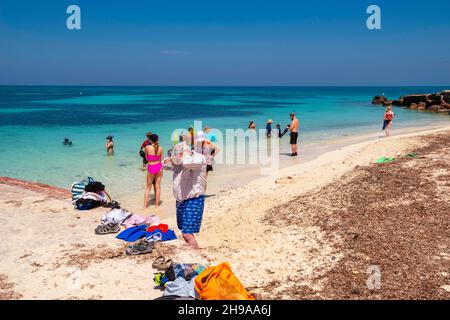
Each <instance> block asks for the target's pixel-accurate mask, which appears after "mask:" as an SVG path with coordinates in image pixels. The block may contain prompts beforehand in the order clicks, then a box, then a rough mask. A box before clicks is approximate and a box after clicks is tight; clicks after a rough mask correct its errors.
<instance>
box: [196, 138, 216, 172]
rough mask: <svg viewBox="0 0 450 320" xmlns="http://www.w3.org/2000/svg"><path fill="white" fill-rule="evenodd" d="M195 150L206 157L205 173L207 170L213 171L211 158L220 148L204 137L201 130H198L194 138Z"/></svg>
mask: <svg viewBox="0 0 450 320" xmlns="http://www.w3.org/2000/svg"><path fill="white" fill-rule="evenodd" d="M194 150H195V152H198V153H201V154H202V155H204V156H205V158H206V175H208V172H209V171H213V166H212V164H213V160H214V157H215V156H216V154H218V153H219V152H220V148H219V147H218V146H216V145H215V144H214V143H212V142H211V141H209V140H208V139H206V137H205V134H204V132H203V131H198V132H197V136H196V138H195V146H194Z"/></svg>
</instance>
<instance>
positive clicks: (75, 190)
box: [71, 177, 111, 210]
mask: <svg viewBox="0 0 450 320" xmlns="http://www.w3.org/2000/svg"><path fill="white" fill-rule="evenodd" d="M71 191H72V203H73V204H74V205H75V208H76V209H78V210H90V209H94V208H97V207H100V206H103V205H106V204H107V203H108V201H111V197H110V196H109V195H108V193H107V192H106V190H105V186H104V185H103V184H102V183H101V182H100V181H95V180H94V179H93V178H91V177H87V178H86V179H84V180H82V181H78V182H75V183H73V184H72V187H71Z"/></svg>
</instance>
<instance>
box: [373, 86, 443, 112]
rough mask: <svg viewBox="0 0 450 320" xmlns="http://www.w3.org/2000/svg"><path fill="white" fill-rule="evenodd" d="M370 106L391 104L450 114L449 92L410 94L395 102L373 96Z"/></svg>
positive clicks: (383, 97)
mask: <svg viewBox="0 0 450 320" xmlns="http://www.w3.org/2000/svg"><path fill="white" fill-rule="evenodd" d="M372 104H380V105H386V104H392V105H394V106H398V107H407V108H410V109H413V110H420V111H430V112H439V113H449V114H450V90H444V91H442V92H438V93H431V94H410V95H406V96H403V97H400V98H399V99H396V100H388V99H387V98H386V97H385V96H375V97H374V98H373V100H372Z"/></svg>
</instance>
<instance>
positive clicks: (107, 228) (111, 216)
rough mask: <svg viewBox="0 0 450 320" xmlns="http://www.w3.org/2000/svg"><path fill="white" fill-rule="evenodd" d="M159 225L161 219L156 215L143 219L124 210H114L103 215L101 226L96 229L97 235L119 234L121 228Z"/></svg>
mask: <svg viewBox="0 0 450 320" xmlns="http://www.w3.org/2000/svg"><path fill="white" fill-rule="evenodd" d="M159 223H160V221H159V218H158V217H157V216H155V215H151V216H148V217H141V216H139V215H135V214H133V213H131V212H129V211H128V210H126V209H123V208H113V209H111V210H110V211H109V212H108V213H106V214H104V215H102V217H101V222H100V225H98V226H97V227H96V228H95V234H99V235H100V234H108V233H117V232H119V231H120V227H121V226H124V227H125V228H126V229H129V228H132V227H136V226H145V227H148V226H152V225H158V224H159ZM136 240H137V239H136ZM136 240H135V241H136Z"/></svg>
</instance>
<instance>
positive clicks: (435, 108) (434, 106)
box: [428, 104, 441, 112]
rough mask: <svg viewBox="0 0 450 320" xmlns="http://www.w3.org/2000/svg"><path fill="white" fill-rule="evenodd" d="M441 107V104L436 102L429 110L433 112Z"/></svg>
mask: <svg viewBox="0 0 450 320" xmlns="http://www.w3.org/2000/svg"><path fill="white" fill-rule="evenodd" d="M440 108H441V106H439V105H437V104H435V105H432V106H431V107H429V108H428V111H431V112H439V109H440Z"/></svg>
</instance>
